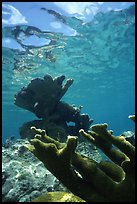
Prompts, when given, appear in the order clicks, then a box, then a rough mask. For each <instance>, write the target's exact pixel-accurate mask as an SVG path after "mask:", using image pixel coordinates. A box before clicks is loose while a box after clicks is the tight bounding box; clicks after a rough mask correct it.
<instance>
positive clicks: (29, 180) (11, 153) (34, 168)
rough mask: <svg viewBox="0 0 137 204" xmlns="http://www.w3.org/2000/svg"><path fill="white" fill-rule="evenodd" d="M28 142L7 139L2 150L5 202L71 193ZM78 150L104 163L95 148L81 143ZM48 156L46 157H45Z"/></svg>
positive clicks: (25, 200) (24, 200)
mask: <svg viewBox="0 0 137 204" xmlns="http://www.w3.org/2000/svg"><path fill="white" fill-rule="evenodd" d="M27 144H29V141H28V140H27V139H17V140H16V141H15V142H14V141H12V140H10V139H9V140H7V141H6V143H5V144H3V147H2V201H3V202H31V201H32V200H33V199H35V198H37V197H38V196H40V195H42V194H43V193H46V192H54V191H64V192H70V191H69V190H68V189H67V188H66V187H65V186H63V184H62V183H61V182H60V181H59V180H58V179H57V178H56V177H54V175H53V174H51V173H50V172H49V171H48V170H47V169H46V168H45V166H44V165H43V163H42V162H41V161H39V160H38V159H37V158H36V157H35V156H34V155H33V154H32V153H31V152H29V151H28V150H27V149H26V148H25V145H27ZM77 151H78V152H80V153H81V154H83V155H85V156H89V157H91V158H93V159H95V160H96V161H98V162H99V161H100V160H101V156H100V154H99V153H98V151H97V149H96V147H95V146H93V145H92V144H89V143H87V142H82V143H79V144H78V146H77ZM45 156H46V155H45Z"/></svg>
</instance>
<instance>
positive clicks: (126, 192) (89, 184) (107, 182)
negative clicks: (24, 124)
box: [28, 124, 135, 202]
mask: <svg viewBox="0 0 137 204" xmlns="http://www.w3.org/2000/svg"><path fill="white" fill-rule="evenodd" d="M32 130H33V131H34V132H35V133H36V135H35V138H34V139H33V140H32V141H31V143H32V145H30V146H29V147H28V149H29V150H30V151H31V152H32V153H34V155H35V156H36V157H37V158H38V159H40V160H41V161H42V162H43V163H44V165H45V167H46V168H47V169H48V170H49V171H51V173H53V174H54V176H56V177H57V178H58V179H59V180H60V181H61V182H62V183H63V184H64V185H65V186H66V187H67V188H68V189H69V190H70V191H71V192H72V193H73V194H74V195H76V196H79V197H80V198H82V199H83V200H85V201H89V202H134V201H135V147H134V146H133V145H132V144H130V143H129V142H128V141H126V139H125V138H124V137H122V136H114V135H112V131H108V130H107V124H97V125H94V126H92V131H91V132H88V133H86V132H85V131H84V130H82V129H81V130H80V135H81V136H84V137H85V138H86V139H88V141H89V142H92V143H93V144H95V145H96V146H97V147H99V148H100V149H101V150H102V151H103V152H104V153H105V154H106V155H107V156H108V157H109V158H110V159H111V160H112V161H113V162H110V161H101V162H100V163H97V162H96V161H94V160H92V159H89V158H88V157H85V156H83V155H81V154H79V153H78V152H76V151H75V149H76V146H77V137H75V136H68V139H67V141H66V143H60V142H59V141H56V140H55V139H53V138H51V137H49V136H47V135H46V134H45V132H44V131H42V130H38V129H36V128H35V127H33V128H32ZM114 146H115V147H116V148H115V147H114Z"/></svg>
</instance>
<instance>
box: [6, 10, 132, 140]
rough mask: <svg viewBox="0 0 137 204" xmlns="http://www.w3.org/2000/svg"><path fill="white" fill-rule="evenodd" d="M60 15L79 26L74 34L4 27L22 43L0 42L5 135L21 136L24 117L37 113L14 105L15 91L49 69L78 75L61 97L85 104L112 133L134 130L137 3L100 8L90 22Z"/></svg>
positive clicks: (88, 110)
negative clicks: (119, 8)
mask: <svg viewBox="0 0 137 204" xmlns="http://www.w3.org/2000/svg"><path fill="white" fill-rule="evenodd" d="M59 17H60V18H58V20H60V21H61V22H63V23H64V24H66V25H67V26H70V27H71V28H73V29H74V30H75V31H76V34H75V35H71V36H70V35H66V34H63V33H55V32H49V31H47V32H46V31H42V30H40V29H38V28H36V27H32V26H29V25H28V26H27V25H19V26H10V27H3V29H2V35H3V38H11V39H13V40H14V41H15V42H18V44H19V45H20V47H21V48H22V49H12V48H7V47H4V46H3V47H2V135H3V140H5V139H7V138H9V137H11V136H15V138H19V137H20V136H19V127H20V126H21V125H22V123H23V122H26V121H30V120H34V119H37V118H36V116H35V115H33V114H32V113H30V112H28V111H27V110H23V109H21V108H19V107H17V106H15V105H14V95H15V94H16V93H17V92H18V91H19V90H20V88H21V87H23V86H26V85H27V84H28V83H29V82H30V80H31V79H33V78H35V77H42V78H43V76H44V75H45V74H50V75H51V76H53V77H55V76H60V75H62V74H63V75H65V76H66V78H73V79H74V83H73V85H72V86H71V87H70V89H69V90H68V92H67V93H66V95H65V96H64V97H63V99H62V100H64V101H65V102H67V103H70V104H75V105H78V106H79V105H82V106H83V109H82V112H83V113H88V114H89V116H90V117H91V118H93V119H94V122H93V124H97V123H108V129H112V130H113V131H114V135H119V134H121V133H122V132H124V131H127V130H131V131H134V123H133V122H132V121H131V120H129V119H128V115H130V114H134V113H135V76H134V75H135V56H134V55H135V51H134V49H135V48H134V47H135V39H134V38H135V11H134V6H131V7H130V8H128V9H125V10H122V11H110V12H107V13H98V14H96V16H95V17H94V19H93V20H92V21H91V22H88V23H86V24H83V22H82V21H81V20H78V19H76V18H75V17H65V16H59ZM56 18H57V16H56ZM24 36H25V37H26V38H27V42H26V43H25V42H24ZM33 36H35V37H38V38H40V39H43V40H45V44H44V45H42V46H36V45H35V46H33V45H29V38H30V37H33Z"/></svg>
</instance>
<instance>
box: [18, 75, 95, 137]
mask: <svg viewBox="0 0 137 204" xmlns="http://www.w3.org/2000/svg"><path fill="white" fill-rule="evenodd" d="M64 80H65V76H64V75H61V76H59V77H55V78H54V79H53V78H52V77H51V76H50V75H48V74H46V75H45V76H44V78H43V79H41V78H36V79H33V80H32V81H31V82H30V83H29V84H28V86H27V87H23V88H22V89H21V90H20V91H19V92H18V93H17V94H16V95H15V98H14V103H15V105H17V106H19V107H21V108H23V109H27V110H29V111H30V112H32V113H34V114H35V115H36V116H37V117H38V118H41V120H35V121H31V122H27V123H24V124H23V126H22V127H21V128H20V135H21V138H24V137H29V138H33V136H34V135H33V134H32V133H30V124H31V126H35V127H36V128H42V129H45V130H46V131H47V132H48V134H49V135H53V137H56V135H58V137H56V138H59V139H63V138H64V139H66V137H67V135H79V130H80V129H81V128H82V129H84V130H85V131H88V129H89V127H90V125H91V123H92V122H93V120H92V119H90V118H89V116H88V115H87V114H81V106H80V107H76V106H73V105H70V104H68V103H65V102H63V101H60V100H61V98H62V97H63V96H64V94H65V93H66V92H67V90H68V88H69V87H70V86H71V85H72V83H73V79H68V80H66V82H65V83H64V85H63V82H64ZM69 122H73V123H74V124H75V125H69Z"/></svg>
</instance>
